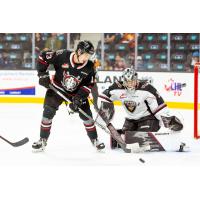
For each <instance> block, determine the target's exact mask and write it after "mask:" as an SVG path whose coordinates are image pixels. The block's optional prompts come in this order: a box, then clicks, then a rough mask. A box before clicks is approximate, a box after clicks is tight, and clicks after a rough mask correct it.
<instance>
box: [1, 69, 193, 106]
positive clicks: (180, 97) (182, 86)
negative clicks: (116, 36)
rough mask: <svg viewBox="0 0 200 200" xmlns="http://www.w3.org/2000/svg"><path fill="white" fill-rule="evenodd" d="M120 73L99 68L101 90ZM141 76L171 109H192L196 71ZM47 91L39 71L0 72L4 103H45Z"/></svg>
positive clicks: (2, 101)
mask: <svg viewBox="0 0 200 200" xmlns="http://www.w3.org/2000/svg"><path fill="white" fill-rule="evenodd" d="M53 73H54V72H51V74H53ZM120 76H121V72H118V71H99V72H98V78H97V83H98V88H99V92H101V91H103V90H104V89H106V88H107V87H108V86H109V85H110V84H112V83H113V82H114V81H115V80H120ZM139 79H148V80H149V81H150V82H151V83H152V84H153V85H154V86H155V87H156V88H157V90H158V92H159V93H160V94H161V96H162V97H163V98H164V100H165V101H166V102H167V104H168V106H169V107H170V108H180V109H193V98H194V95H193V90H194V89H193V88H194V86H193V85H194V83H193V82H194V81H193V73H167V72H162V73H161V72H159V73H158V72H148V73H147V72H139ZM45 91H46V90H45V88H43V87H41V86H40V85H38V77H37V72H36V71H22V70H21V71H18V70H16V71H0V96H1V98H0V102H1V103H43V98H44V95H45ZM115 104H116V105H120V102H115Z"/></svg>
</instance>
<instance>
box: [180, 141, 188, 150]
mask: <svg viewBox="0 0 200 200" xmlns="http://www.w3.org/2000/svg"><path fill="white" fill-rule="evenodd" d="M189 150H190V148H189V146H187V145H186V143H184V142H182V143H181V144H180V147H179V150H178V151H179V152H187V151H189Z"/></svg>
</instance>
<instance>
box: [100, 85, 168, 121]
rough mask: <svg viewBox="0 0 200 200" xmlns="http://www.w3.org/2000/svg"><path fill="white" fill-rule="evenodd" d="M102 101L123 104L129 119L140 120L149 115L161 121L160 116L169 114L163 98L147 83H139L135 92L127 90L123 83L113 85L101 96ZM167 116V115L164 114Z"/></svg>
mask: <svg viewBox="0 0 200 200" xmlns="http://www.w3.org/2000/svg"><path fill="white" fill-rule="evenodd" d="M100 98H101V101H107V102H110V103H111V102H113V101H115V100H118V101H120V102H121V103H122V105H123V107H124V109H125V111H126V113H127V118H129V119H134V120H138V119H140V118H142V117H146V116H148V115H154V116H155V117H156V118H157V119H158V120H160V115H161V113H162V115H163V114H164V113H167V112H168V109H167V108H166V107H167V105H166V104H165V102H164V100H163V98H162V97H161V96H160V95H159V93H158V91H157V90H156V89H155V88H154V87H153V86H152V85H151V84H149V83H148V82H146V81H138V85H137V87H136V88H135V90H131V91H130V90H127V89H126V88H125V87H124V86H123V84H122V82H115V83H113V84H112V85H111V86H110V87H109V88H108V89H106V90H105V91H104V92H103V93H102V94H101V95H100ZM164 115H165V114H164Z"/></svg>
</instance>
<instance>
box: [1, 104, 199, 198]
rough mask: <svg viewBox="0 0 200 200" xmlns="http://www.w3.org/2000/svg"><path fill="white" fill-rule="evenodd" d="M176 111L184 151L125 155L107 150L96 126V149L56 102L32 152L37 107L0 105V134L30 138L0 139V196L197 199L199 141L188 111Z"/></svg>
mask: <svg viewBox="0 0 200 200" xmlns="http://www.w3.org/2000/svg"><path fill="white" fill-rule="evenodd" d="M116 109H117V112H116V113H119V115H118V117H115V119H114V121H113V123H114V125H115V127H116V128H120V127H121V126H122V125H123V120H124V116H123V111H122V110H121V109H122V108H121V107H117V108H116ZM179 112H180V113H181V114H182V115H183V116H184V120H185V129H184V132H185V137H186V139H187V140H188V141H189V143H190V152H185V153H178V152H163V153H161V152H160V153H142V154H126V153H124V152H123V151H122V150H121V149H118V150H111V149H110V147H109V136H108V135H107V134H106V133H104V132H103V131H102V130H101V129H99V128H98V134H99V138H100V140H102V141H103V142H104V143H105V144H106V149H105V152H104V153H98V152H96V150H95V149H94V148H93V147H92V146H91V144H90V142H89V140H88V138H87V135H86V132H85V130H84V127H83V124H82V122H81V121H80V120H79V117H78V116H77V115H71V116H69V115H68V114H67V111H66V108H65V105H62V106H61V107H60V109H59V111H58V112H57V114H56V116H55V118H54V121H53V126H52V132H51V135H50V138H49V141H48V146H47V149H46V151H45V152H44V153H32V150H31V145H32V143H33V142H34V141H37V140H38V139H39V129H40V121H41V116H42V105H40V104H0V124H1V126H0V127H1V128H0V134H1V135H2V136H4V137H5V138H7V139H9V140H11V141H18V140H20V139H22V138H24V137H29V139H30V142H29V143H27V144H26V145H24V146H21V147H17V148H14V147H12V146H10V145H8V144H7V143H5V142H4V141H2V140H0V173H1V176H0V183H1V185H0V186H1V187H0V188H1V192H0V199H3V200H5V199H14V198H15V197H16V196H17V198H15V199H36V200H37V199H38V198H39V199H55V200H56V199H59V200H60V199H70V200H71V199H72V200H73V199H86V198H87V199H102V198H103V199H113V198H114V199H118V198H119V199H128V198H129V199H147V198H149V196H151V198H150V199H174V198H176V199H179V198H180V199H184V198H185V199H199V198H198V196H196V193H197V191H199V189H198V188H199V186H198V184H199V180H200V179H199V178H200V176H199V168H200V141H198V140H194V139H193V113H192V111H188V110H179ZM116 115H117V114H116ZM139 158H143V159H144V160H145V163H141V162H140V161H139ZM113 186H114V188H113ZM125 186H126V187H125ZM42 188H44V190H43V189H42ZM109 188H112V194H111V190H110V189H109ZM155 188H156V189H155ZM175 188H178V190H177V189H175ZM124 190H125V191H126V190H127V191H126V192H123V191H124ZM164 192H165V195H164V194H163V193H164ZM173 192H174V195H172V193H173ZM23 193H24V195H23ZM96 193H98V195H97V194H96ZM132 193H133V194H134V195H135V196H132ZM38 194H39V197H38ZM20 195H22V196H21V197H20V198H19V196H20ZM160 195H161V196H162V198H161V196H160ZM193 195H194V198H193V197H192V196H193ZM1 197H3V198H1Z"/></svg>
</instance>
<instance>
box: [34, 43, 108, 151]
mask: <svg viewBox="0 0 200 200" xmlns="http://www.w3.org/2000/svg"><path fill="white" fill-rule="evenodd" d="M93 54H94V46H93V44H92V43H91V42H90V41H86V40H84V41H80V42H79V43H78V45H77V48H76V50H75V51H74V52H71V51H68V50H58V51H51V50H48V51H44V52H42V53H41V55H40V56H39V58H38V63H37V71H38V77H39V84H40V85H42V86H44V87H45V88H47V91H46V96H45V100H44V106H43V108H44V110H43V115H42V121H41V127H40V139H39V141H37V142H34V143H33V145H32V148H33V150H34V151H42V150H44V149H45V146H46V145H47V140H48V138H49V135H50V131H51V126H52V120H53V118H54V116H55V114H56V111H57V110H58V108H59V106H60V105H61V104H62V102H63V99H62V98H61V97H60V96H59V95H58V94H56V93H55V92H54V91H53V90H51V89H50V88H49V85H50V84H52V85H53V86H54V87H55V88H56V89H57V90H59V91H60V92H61V93H62V94H64V95H65V96H66V97H67V98H68V99H70V101H71V102H72V103H71V104H70V105H69V107H70V109H71V110H72V111H73V112H78V113H79V117H80V118H81V120H83V124H84V126H85V129H86V132H87V135H88V137H89V139H90V140H91V142H92V144H93V146H95V148H97V150H101V149H103V148H104V147H105V145H104V143H101V142H99V140H98V135H97V131H96V127H95V124H94V121H93V120H89V119H88V118H87V117H86V116H84V115H83V114H81V113H80V112H79V108H81V109H82V110H83V111H84V112H85V113H87V114H88V115H89V116H91V117H92V112H91V110H90V105H89V103H88V99H87V97H88V95H89V94H90V92H91V88H92V87H93V85H94V77H95V71H94V67H93V65H94V63H93V62H91V61H90V60H89V58H90V56H91V55H93ZM50 64H52V65H53V66H54V68H55V76H54V78H53V80H52V81H50V77H49V72H48V67H49V65H50Z"/></svg>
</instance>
